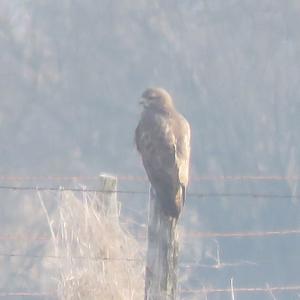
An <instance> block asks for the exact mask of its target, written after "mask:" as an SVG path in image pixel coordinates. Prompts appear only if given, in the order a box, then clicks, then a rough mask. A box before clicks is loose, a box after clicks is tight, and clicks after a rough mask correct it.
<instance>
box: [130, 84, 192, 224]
mask: <svg viewBox="0 0 300 300" xmlns="http://www.w3.org/2000/svg"><path fill="white" fill-rule="evenodd" d="M141 104H142V105H143V107H144V110H143V111H142V115H141V119H140V122H139V124H138V126H137V128H136V131H135V142H136V146H137V149H138V151H139V152H140V154H141V157H142V160H143V165H144V167H145V170H146V172H147V175H148V178H149V180H150V183H151V186H152V188H154V190H155V193H156V196H157V198H158V200H159V201H160V203H161V206H162V209H163V211H164V212H165V214H166V215H168V216H171V217H173V218H176V219H177V218H178V217H179V214H180V212H181V209H182V207H183V204H184V201H185V196H186V187H187V184H188V177H189V159H190V126H189V123H188V122H187V121H186V120H185V118H184V117H183V116H182V115H181V114H180V113H178V112H177V111H176V109H175V107H174V104H173V101H172V98H171V96H170V95H169V94H168V92H167V91H165V90H164V89H162V88H150V89H147V90H146V91H145V92H144V93H143V95H142V101H141Z"/></svg>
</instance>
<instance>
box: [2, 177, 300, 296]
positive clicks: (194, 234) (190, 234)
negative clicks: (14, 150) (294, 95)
mask: <svg viewBox="0 0 300 300" xmlns="http://www.w3.org/2000/svg"><path fill="white" fill-rule="evenodd" d="M41 180H56V181H71V180H76V181H78V180H82V181H90V180H99V177H98V176H4V175H2V176H0V181H5V182H12V181H13V182H28V181H41ZM118 180H124V181H145V182H146V181H147V179H146V178H145V177H141V176H118ZM192 181H300V177H299V176H198V177H193V178H192ZM0 190H8V191H9V190H10V191H33V192H34V191H49V192H64V191H71V192H87V193H91V192H93V193H117V194H144V195H146V194H148V191H145V190H125V189H119V190H113V191H109V190H103V189H101V188H86V187H80V188H77V187H76V188H74V187H68V186H67V187H66V186H38V185H28V184H26V185H12V184H6V185H3V184H2V185H0ZM188 196H189V197H193V198H203V199H205V198H216V199H221V198H224V197H228V198H241V199H242V198H249V197H250V198H265V199H300V195H296V194H276V193H274V194H272V193H198V192H189V193H188ZM125 223H126V222H125ZM144 234H145V235H144V237H146V231H145V232H144ZM288 235H289V236H290V235H300V228H292V229H282V230H276V231H272V230H270V231H241V232H204V231H184V238H183V240H184V239H192V238H200V239H207V238H211V239H215V238H259V237H261V238H266V237H277V236H288ZM50 240H51V236H34V235H30V234H28V235H25V234H22V235H20V234H11V235H0V241H16V242H22V241H28V242H43V243H44V242H49V241H50ZM0 257H2V258H32V259H58V260H62V259H66V257H64V256H57V255H32V254H27V253H0ZM72 259H78V260H82V259H88V260H100V261H120V262H122V261H141V262H143V258H142V259H136V258H130V257H115V258H114V257H84V256H74V257H72ZM244 263H247V262H244ZM184 265H185V266H188V267H193V266H198V267H201V266H202V267H212V268H221V267H223V266H225V265H227V264H225V263H224V264H222V263H217V264H215V265H201V264H199V263H198V262H184V263H182V266H184ZM298 291H300V285H290V286H289V285H287V286H268V285H267V286H266V287H233V286H231V287H229V288H212V287H203V288H202V289H197V290H192V289H184V288H181V289H180V293H182V294H205V295H208V294H216V293H273V292H274V293H276V292H298ZM0 297H50V298H51V297H54V293H51V292H47V293H46V292H45V293H38V292H36V293H35V292H0Z"/></svg>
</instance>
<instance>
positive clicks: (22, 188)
mask: <svg viewBox="0 0 300 300" xmlns="http://www.w3.org/2000/svg"><path fill="white" fill-rule="evenodd" d="M0 190H12V191H48V192H51V191H52V192H58V191H60V192H64V191H71V192H94V193H103V194H112V193H117V194H132V195H134V194H140V195H146V194H149V192H148V191H142V190H104V189H98V188H85V187H82V188H73V187H63V186H58V187H46V186H8V185H0ZM187 196H189V197H193V198H220V197H224V198H225V197H227V198H266V199H268V198H269V199H272V198H274V199H275V198H281V199H284V198H286V199H300V195H298V194H295V195H291V194H266V193H197V192H189V193H187Z"/></svg>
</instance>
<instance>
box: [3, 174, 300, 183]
mask: <svg viewBox="0 0 300 300" xmlns="http://www.w3.org/2000/svg"><path fill="white" fill-rule="evenodd" d="M116 177H117V178H118V180H121V181H148V179H147V177H145V176H138V175H136V176H132V175H116ZM0 180H2V181H32V180H34V181H36V180H58V181H65V180H66V181H68V180H80V181H91V180H99V176H16V175H0ZM190 181H191V182H193V181H300V176H298V175H292V176H274V175H269V176H268V175H265V176H262V175H242V176H241V175H238V176H233V175H227V176H207V175H203V176H191V178H190Z"/></svg>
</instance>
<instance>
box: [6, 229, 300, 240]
mask: <svg viewBox="0 0 300 300" xmlns="http://www.w3.org/2000/svg"><path fill="white" fill-rule="evenodd" d="M181 235H182V236H183V239H186V238H195V237H198V238H252V237H268V236H270V237H271V236H285V235H300V229H286V230H276V231H243V232H205V231H185V232H184V233H182V234H181ZM51 239H52V238H51V237H50V236H30V235H26V234H24V235H20V234H18V235H0V241H42V242H43V241H44V242H47V241H50V240H51ZM56 239H59V238H56Z"/></svg>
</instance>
